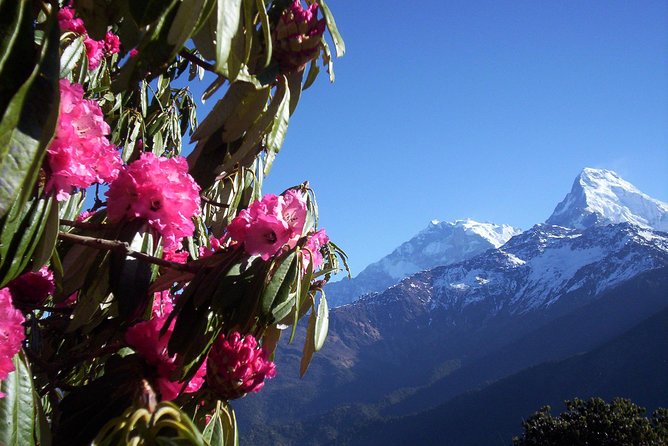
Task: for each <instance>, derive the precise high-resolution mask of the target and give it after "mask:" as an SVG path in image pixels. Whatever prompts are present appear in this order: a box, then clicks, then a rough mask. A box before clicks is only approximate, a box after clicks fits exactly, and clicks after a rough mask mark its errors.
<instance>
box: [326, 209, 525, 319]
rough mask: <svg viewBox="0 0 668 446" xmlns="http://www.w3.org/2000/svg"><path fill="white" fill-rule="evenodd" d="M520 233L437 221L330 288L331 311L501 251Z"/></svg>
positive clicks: (501, 227) (500, 227) (507, 228)
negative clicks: (415, 277)
mask: <svg viewBox="0 0 668 446" xmlns="http://www.w3.org/2000/svg"><path fill="white" fill-rule="evenodd" d="M519 233H520V230H519V229H516V228H513V227H512V226H508V225H496V224H492V223H479V222H477V221H474V220H457V221H455V222H451V223H450V222H439V221H437V220H434V221H432V222H431V223H430V224H429V226H427V228H425V229H424V230H422V231H421V232H420V233H419V234H418V235H416V236H415V237H413V238H412V239H410V240H409V241H407V242H405V243H403V244H401V246H399V247H398V248H397V249H395V250H394V251H393V252H392V253H391V254H389V255H387V256H385V257H383V258H382V259H381V260H379V261H378V262H375V263H372V264H371V265H369V266H368V267H366V268H365V269H364V270H363V271H362V272H360V273H359V274H358V275H357V276H356V277H355V278H353V279H352V280H345V279H344V280H342V281H339V282H335V283H331V284H329V285H327V288H326V290H325V291H326V292H327V298H328V300H329V302H330V305H331V306H332V307H337V306H341V305H345V304H348V303H350V302H353V301H354V300H355V299H357V298H358V297H360V296H362V295H364V294H367V293H372V292H380V291H383V290H384V289H386V288H387V287H389V286H392V285H394V284H396V283H397V282H399V281H400V280H401V279H403V278H404V277H407V276H409V275H410V274H413V273H416V272H418V271H423V270H426V269H430V268H433V267H435V266H441V265H448V264H451V263H456V262H460V261H462V260H466V259H469V258H471V257H473V256H475V255H477V254H480V253H481V252H483V251H485V250H487V249H491V248H498V247H499V246H501V245H503V244H504V243H505V242H507V241H508V240H509V239H510V238H511V237H512V236H514V235H517V234H519Z"/></svg>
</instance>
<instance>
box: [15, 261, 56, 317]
mask: <svg viewBox="0 0 668 446" xmlns="http://www.w3.org/2000/svg"><path fill="white" fill-rule="evenodd" d="M7 288H9V291H10V292H11V293H12V299H13V301H14V304H15V305H17V306H19V307H21V308H24V309H30V308H34V307H36V306H39V305H41V304H43V303H44V301H45V300H46V298H47V297H48V296H49V295H51V294H53V293H54V292H55V291H56V285H55V283H54V281H53V272H52V271H51V270H49V268H48V267H46V266H43V267H42V268H40V270H39V271H37V272H36V273H33V272H27V273H23V274H21V275H20V276H19V277H17V278H16V279H14V280H12V281H11V282H9V283H8V284H7Z"/></svg>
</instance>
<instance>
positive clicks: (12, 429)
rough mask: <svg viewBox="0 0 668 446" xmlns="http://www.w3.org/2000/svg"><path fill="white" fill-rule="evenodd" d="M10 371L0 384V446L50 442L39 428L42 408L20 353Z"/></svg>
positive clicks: (46, 434) (28, 368) (45, 432)
mask: <svg viewBox="0 0 668 446" xmlns="http://www.w3.org/2000/svg"><path fill="white" fill-rule="evenodd" d="M12 362H13V363H14V371H13V372H11V373H10V374H9V376H7V379H5V380H3V381H0V391H1V392H3V393H5V394H6V395H5V397H4V398H0V444H2V445H6V446H24V445H38V444H47V443H50V438H49V437H48V436H49V432H48V431H44V430H43V429H40V425H39V422H40V419H41V418H43V414H42V407H41V404H40V401H39V398H38V397H37V393H36V392H35V387H34V384H33V380H32V373H31V371H30V367H29V365H28V361H27V360H26V359H25V357H24V356H23V353H17V354H16V355H14V358H13V360H12Z"/></svg>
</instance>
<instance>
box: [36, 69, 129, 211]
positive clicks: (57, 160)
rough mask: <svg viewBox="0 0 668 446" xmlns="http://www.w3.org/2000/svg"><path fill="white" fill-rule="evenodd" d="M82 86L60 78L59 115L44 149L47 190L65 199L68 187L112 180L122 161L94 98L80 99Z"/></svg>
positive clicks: (79, 186)
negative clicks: (109, 138) (54, 130)
mask: <svg viewBox="0 0 668 446" xmlns="http://www.w3.org/2000/svg"><path fill="white" fill-rule="evenodd" d="M83 95H84V91H83V87H82V86H81V85H79V84H71V83H70V82H69V81H68V80H67V79H61V80H60V116H59V118H58V126H57V127H56V136H55V138H54V139H53V141H52V142H51V144H50V145H49V148H48V149H47V161H48V167H49V170H50V173H51V174H50V176H49V180H48V182H47V186H46V187H47V190H53V191H55V192H56V194H57V195H56V198H57V199H58V200H59V201H62V200H66V199H67V198H68V197H69V194H70V193H71V192H72V188H75V187H78V188H82V189H83V188H86V187H88V186H90V185H92V184H94V183H103V182H108V181H112V180H113V179H115V178H116V176H117V175H118V171H119V169H120V167H121V164H122V161H121V158H120V156H119V154H118V152H117V151H116V148H115V147H114V146H113V145H112V144H111V143H110V142H109V140H108V139H107V136H106V135H108V134H109V132H110V128H109V125H108V124H107V123H106V122H104V116H103V115H102V109H100V106H99V104H98V103H97V102H95V101H93V100H90V99H84V98H83Z"/></svg>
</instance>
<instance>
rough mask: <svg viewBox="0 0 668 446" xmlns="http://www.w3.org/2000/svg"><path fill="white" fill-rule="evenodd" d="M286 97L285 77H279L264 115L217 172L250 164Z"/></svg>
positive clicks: (259, 149) (256, 121)
mask: <svg viewBox="0 0 668 446" xmlns="http://www.w3.org/2000/svg"><path fill="white" fill-rule="evenodd" d="M286 95H289V93H288V88H287V80H286V78H285V76H281V77H280V81H279V83H278V86H277V87H276V92H275V93H274V97H273V98H272V100H271V103H270V104H269V106H268V107H267V109H266V110H265V111H264V113H262V114H261V115H260V116H259V117H258V118H257V119H256V120H255V122H254V123H253V125H252V126H251V127H250V128H249V129H248V131H247V132H246V134H245V135H244V137H243V140H242V143H241V146H240V147H239V149H237V150H236V151H234V153H232V156H230V157H229V158H227V159H226V160H225V162H224V163H223V164H222V165H221V166H219V167H218V169H217V172H220V173H222V172H230V171H231V170H232V169H233V167H234V166H235V165H236V164H237V163H239V165H241V166H248V165H250V164H252V162H253V159H254V158H255V157H256V156H257V155H258V154H260V152H261V151H262V146H261V145H260V142H261V140H262V137H263V136H264V135H265V134H266V133H267V131H268V129H269V128H270V126H271V124H272V122H273V121H274V118H275V117H276V114H277V112H278V109H279V107H280V106H281V104H282V103H283V100H284V99H285V97H286Z"/></svg>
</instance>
